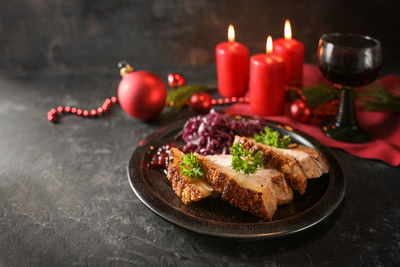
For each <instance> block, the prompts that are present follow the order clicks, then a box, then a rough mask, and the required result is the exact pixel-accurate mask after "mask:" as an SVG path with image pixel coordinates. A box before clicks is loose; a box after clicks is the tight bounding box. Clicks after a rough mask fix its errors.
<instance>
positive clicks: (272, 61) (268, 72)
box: [249, 36, 286, 116]
mask: <svg viewBox="0 0 400 267" xmlns="http://www.w3.org/2000/svg"><path fill="white" fill-rule="evenodd" d="M285 65H286V64H285V62H284V61H283V60H282V59H281V58H280V57H278V56H276V55H273V54H272V38H271V36H268V39H267V53H266V54H258V55H254V56H252V57H251V58H250V81H249V91H250V108H251V110H252V111H253V112H254V113H256V114H257V115H261V116H274V115H281V114H282V113H283V108H284V105H285V68H286V67H285Z"/></svg>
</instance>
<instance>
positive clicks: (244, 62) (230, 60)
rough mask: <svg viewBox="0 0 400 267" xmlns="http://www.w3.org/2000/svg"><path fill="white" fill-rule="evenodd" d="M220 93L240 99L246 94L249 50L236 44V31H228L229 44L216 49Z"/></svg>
mask: <svg viewBox="0 0 400 267" xmlns="http://www.w3.org/2000/svg"><path fill="white" fill-rule="evenodd" d="M215 57H216V60H217V77H218V91H219V93H220V94H221V95H222V96H225V97H233V96H236V97H239V96H243V95H244V94H245V93H246V90H247V86H248V77H249V49H248V48H247V47H246V46H245V45H243V44H241V43H239V42H235V30H234V28H233V26H232V25H229V29H228V42H223V43H220V44H218V45H217V47H216V48H215Z"/></svg>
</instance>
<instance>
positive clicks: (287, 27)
mask: <svg viewBox="0 0 400 267" xmlns="http://www.w3.org/2000/svg"><path fill="white" fill-rule="evenodd" d="M285 39H286V40H291V39H292V27H291V26H290V21H289V20H288V19H287V20H285Z"/></svg>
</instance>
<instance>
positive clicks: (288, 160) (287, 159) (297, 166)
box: [234, 136, 329, 194]
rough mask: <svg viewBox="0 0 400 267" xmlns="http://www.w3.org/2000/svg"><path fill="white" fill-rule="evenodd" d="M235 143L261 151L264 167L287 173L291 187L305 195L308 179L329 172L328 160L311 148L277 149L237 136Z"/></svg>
mask: <svg viewBox="0 0 400 267" xmlns="http://www.w3.org/2000/svg"><path fill="white" fill-rule="evenodd" d="M234 142H235V143H240V144H242V145H243V146H244V148H245V149H250V150H252V151H253V152H256V151H261V153H262V157H263V158H264V166H265V167H267V168H268V167H270V168H277V169H279V170H280V171H282V172H283V173H285V174H286V175H285V177H286V179H287V180H288V182H289V183H290V185H291V186H292V187H293V188H294V189H295V190H297V191H298V192H299V193H300V194H304V193H305V191H306V188H307V179H308V178H319V177H321V176H322V175H323V174H324V173H328V172H329V165H328V163H327V161H326V159H325V158H324V157H322V156H321V155H320V154H319V153H318V152H317V151H316V150H315V149H313V148H311V147H306V146H303V145H298V144H292V145H290V146H289V147H288V148H287V149H283V148H276V147H272V146H266V145H263V144H260V143H257V142H256V141H254V139H252V138H248V137H240V136H236V137H235V141H234Z"/></svg>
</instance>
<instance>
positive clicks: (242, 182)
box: [199, 155, 293, 205]
mask: <svg viewBox="0 0 400 267" xmlns="http://www.w3.org/2000/svg"><path fill="white" fill-rule="evenodd" d="M199 157H200V158H201V156H199ZM232 157H233V156H232V155H211V156H205V157H204V156H203V158H205V159H206V161H203V162H205V163H206V164H207V165H206V167H205V171H206V179H207V180H208V181H209V183H210V184H211V185H212V187H213V188H214V190H216V191H218V192H220V193H223V192H224V191H228V188H226V189H223V188H222V186H220V183H219V182H218V180H219V179H220V178H219V177H218V176H215V175H214V176H211V175H209V174H210V168H214V169H217V170H218V171H219V172H220V173H223V174H224V175H226V176H227V179H228V180H233V181H235V182H236V183H237V184H238V186H239V187H241V188H244V189H247V190H252V191H253V192H262V190H263V189H266V188H268V190H269V191H271V193H272V196H273V197H274V198H275V201H276V204H277V205H283V204H288V203H290V202H292V200H293V190H292V188H291V187H290V186H289V184H288V183H287V182H286V180H285V176H284V174H283V173H282V172H280V171H278V170H275V169H265V168H259V169H258V170H257V172H256V173H253V174H248V175H246V174H244V173H241V172H237V171H235V170H233V168H232V165H231V162H232Z"/></svg>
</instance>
